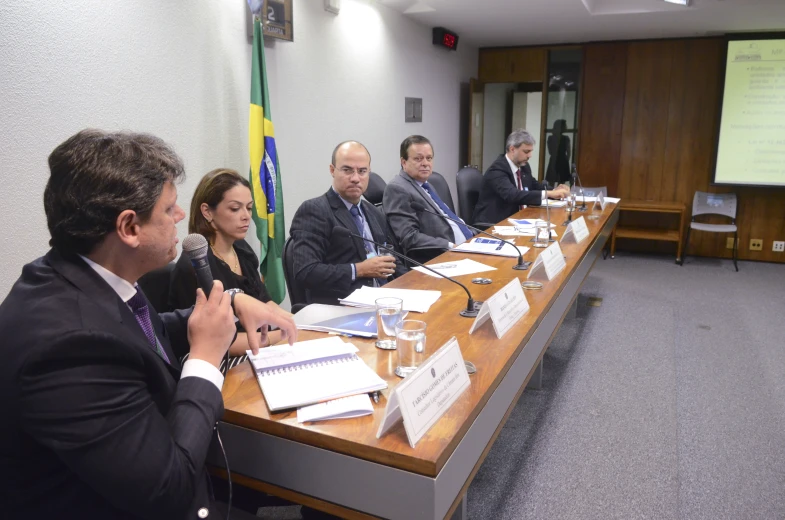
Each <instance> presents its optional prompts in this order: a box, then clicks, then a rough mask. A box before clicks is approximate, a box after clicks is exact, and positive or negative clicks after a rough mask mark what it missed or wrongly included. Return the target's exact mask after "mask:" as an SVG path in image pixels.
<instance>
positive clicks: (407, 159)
mask: <svg viewBox="0 0 785 520" xmlns="http://www.w3.org/2000/svg"><path fill="white" fill-rule="evenodd" d="M400 152H401V171H400V172H399V173H398V175H397V176H396V177H395V178H394V179H393V180H392V181H391V182H390V183H389V184H388V185H387V187H386V188H385V189H384V199H383V204H384V213H385V215H386V216H387V222H389V223H390V228H391V229H392V232H393V234H395V237H396V238H397V239H398V243H399V244H401V249H403V252H404V253H405V254H407V255H410V256H413V257H415V258H416V259H418V260H420V261H422V262H425V261H427V260H430V259H431V258H434V257H436V256H438V255H439V254H440V253H441V252H442V251H444V250H445V249H449V248H452V247H455V245H456V244H460V243H462V242H465V241H466V240H468V239H470V238H471V237H472V236H474V233H473V232H472V231H471V230H470V229H469V228H468V227H466V225H465V224H464V222H463V221H462V220H461V219H460V218H458V216H457V215H456V214H455V213H454V212H453V211H452V210H451V209H450V208H449V207H448V206H447V204H445V203H444V201H442V199H441V198H440V197H439V194H438V193H437V192H436V189H435V188H434V187H432V186H431V184H430V183H429V182H428V178H429V177H430V176H431V173H433V146H432V145H431V142H430V141H429V140H428V139H427V138H425V137H423V136H421V135H410V136H409V137H407V138H406V139H404V140H403V142H402V143H401V150H400ZM414 202H419V203H420V204H422V205H423V206H425V207H427V208H429V209H430V210H431V211H433V212H435V213H437V215H434V214H433V213H429V212H427V211H421V212H419V213H418V212H416V211H415V210H414V208H412V203H414ZM439 215H442V216H443V217H449V218H451V219H454V220H457V221H458V222H453V221H451V220H449V219H447V218H443V217H442V216H439Z"/></svg>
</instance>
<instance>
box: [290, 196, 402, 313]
mask: <svg viewBox="0 0 785 520" xmlns="http://www.w3.org/2000/svg"><path fill="white" fill-rule="evenodd" d="M360 207H361V208H362V211H363V213H364V214H365V218H366V220H367V221H368V227H370V228H371V234H372V235H373V239H374V240H375V241H376V242H379V243H384V242H387V243H389V244H393V240H392V239H391V238H390V236H389V234H388V232H387V224H386V222H385V221H384V218H383V217H382V215H381V214H380V213H379V210H377V209H376V208H375V207H374V205H373V204H371V203H370V202H368V201H366V200H362V201H361V203H360ZM336 226H340V227H344V228H346V229H348V230H349V231H351V232H352V233H358V231H357V225H356V224H355V223H354V219H353V218H352V215H351V213H349V210H347V209H346V205H345V204H344V203H343V201H342V200H341V198H340V197H339V196H338V194H337V193H335V191H333V189H332V188H330V189H329V190H327V193H325V194H324V195H322V196H320V197H316V198H314V199H309V200H306V201H305V202H303V203H302V205H301V206H300V207H299V208H298V209H297V213H295V214H294V219H293V220H292V225H291V227H290V228H289V234H290V236H291V237H292V241H293V243H292V255H293V260H294V278H295V281H296V282H297V283H298V284H300V286H301V287H303V288H304V289H305V292H306V298H307V300H308V303H326V304H333V305H336V304H337V303H338V299H339V298H345V297H346V296H348V295H349V294H351V293H352V291H354V290H355V289H358V288H359V287H361V286H363V285H373V278H356V279H355V280H354V281H352V267H351V264H356V263H359V262H362V261H363V260H365V259H366V253H365V246H364V245H363V241H362V240H360V239H359V238H353V237H338V236H335V235H334V234H333V228H334V227H336ZM358 234H359V233H358ZM396 262H397V269H396V273H395V276H400V275H401V274H403V273H404V272H405V269H404V267H403V265H402V264H401V263H400V262H399V261H397V260H396Z"/></svg>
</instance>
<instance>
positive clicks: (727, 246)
mask: <svg viewBox="0 0 785 520" xmlns="http://www.w3.org/2000/svg"><path fill="white" fill-rule="evenodd" d="M738 243H739V239H738V238H737V239H736V244H738ZM725 249H733V237H728V238H727V239H725Z"/></svg>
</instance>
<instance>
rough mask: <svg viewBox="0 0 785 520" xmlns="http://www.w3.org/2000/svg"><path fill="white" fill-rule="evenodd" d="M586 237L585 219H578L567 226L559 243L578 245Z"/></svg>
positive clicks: (587, 234)
mask: <svg viewBox="0 0 785 520" xmlns="http://www.w3.org/2000/svg"><path fill="white" fill-rule="evenodd" d="M587 236H589V228H588V227H586V219H584V218H583V217H580V218H578V219H576V220H573V221H572V222H570V223H569V224H568V225H567V229H566V231H565V232H564V235H563V236H562V237H561V241H562V242H563V243H565V244H569V243H570V242H575V243H576V244H580V243H581V241H583V239H584V238H586V237H587Z"/></svg>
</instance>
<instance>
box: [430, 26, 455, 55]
mask: <svg viewBox="0 0 785 520" xmlns="http://www.w3.org/2000/svg"><path fill="white" fill-rule="evenodd" d="M433 44H434V45H438V46H439V47H444V48H445V49H449V50H451V51H454V50H457V49H458V35H457V34H455V33H454V32H453V31H450V30H447V29H445V28H444V27H434V28H433Z"/></svg>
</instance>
